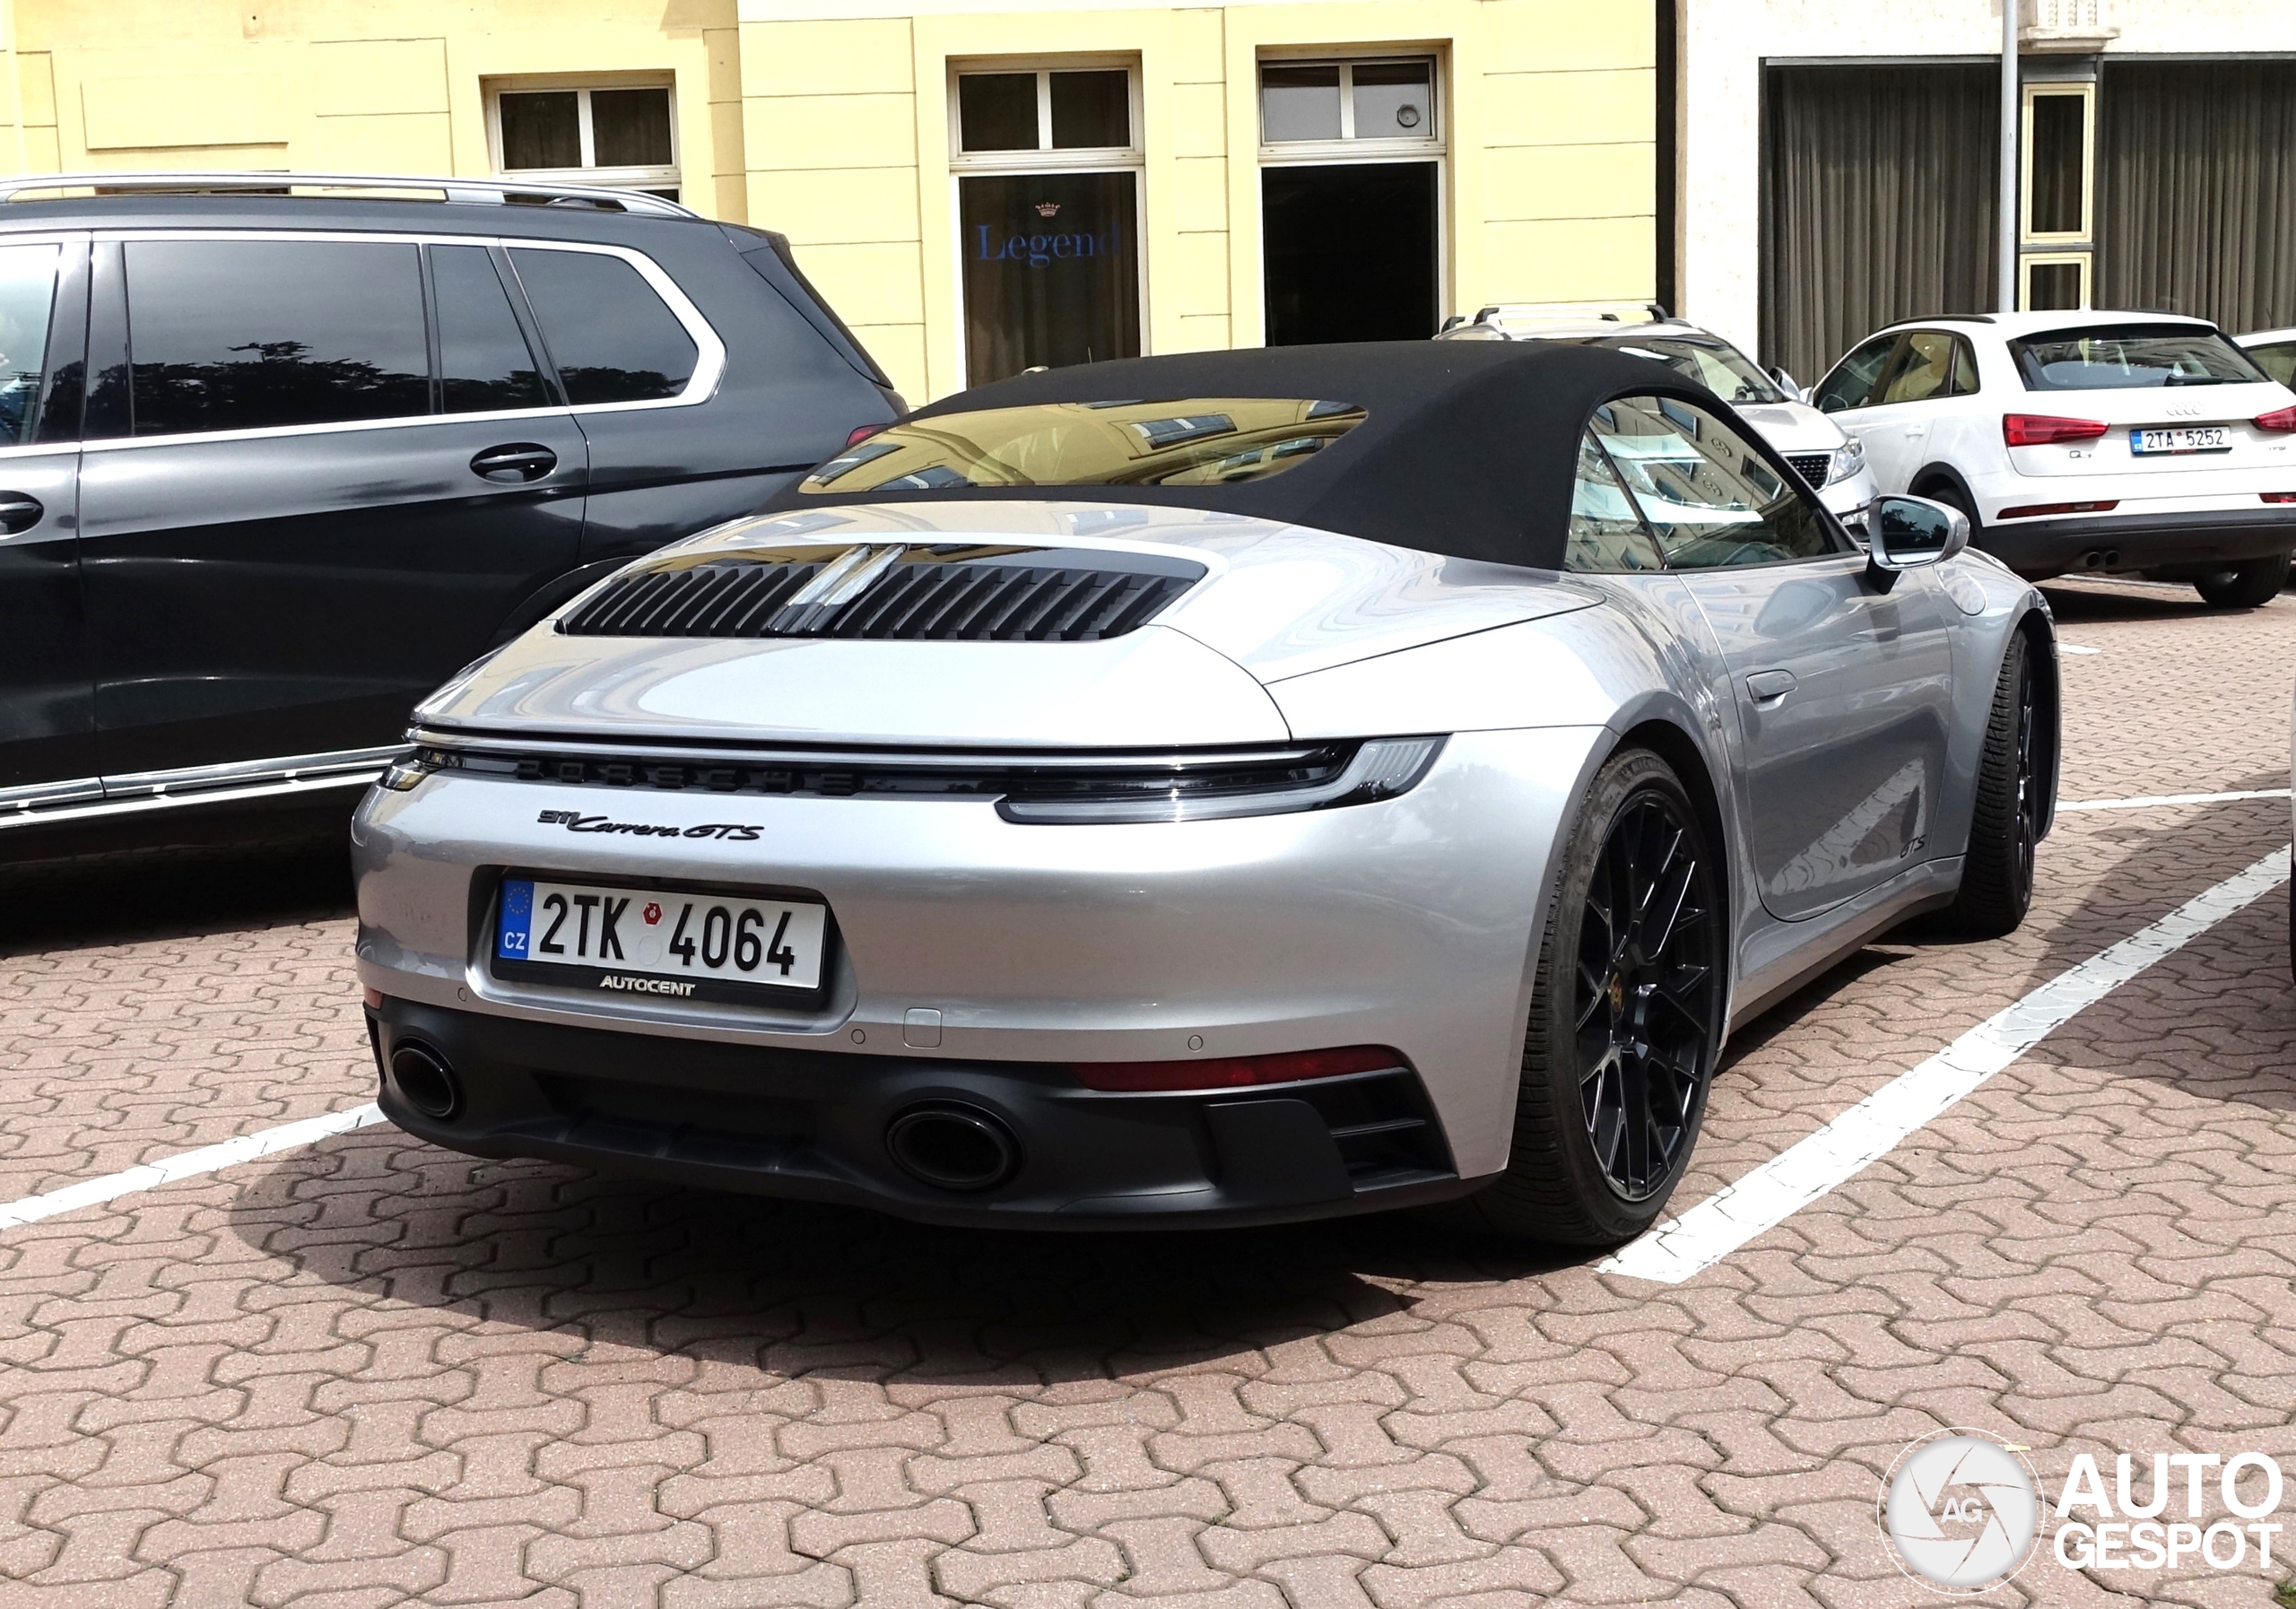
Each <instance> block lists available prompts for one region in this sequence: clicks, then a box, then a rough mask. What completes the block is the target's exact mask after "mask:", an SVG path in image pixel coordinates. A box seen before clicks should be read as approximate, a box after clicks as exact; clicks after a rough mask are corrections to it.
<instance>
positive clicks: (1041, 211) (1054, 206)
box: [1037, 201, 1060, 218]
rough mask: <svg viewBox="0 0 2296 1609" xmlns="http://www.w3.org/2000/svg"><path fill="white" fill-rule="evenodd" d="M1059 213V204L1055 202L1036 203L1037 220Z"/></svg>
mask: <svg viewBox="0 0 2296 1609" xmlns="http://www.w3.org/2000/svg"><path fill="white" fill-rule="evenodd" d="M1059 211H1060V203H1058V202H1057V201H1039V202H1038V203H1037V216H1038V217H1039V218H1049V217H1051V216H1052V215H1053V214H1054V213H1057V212H1059Z"/></svg>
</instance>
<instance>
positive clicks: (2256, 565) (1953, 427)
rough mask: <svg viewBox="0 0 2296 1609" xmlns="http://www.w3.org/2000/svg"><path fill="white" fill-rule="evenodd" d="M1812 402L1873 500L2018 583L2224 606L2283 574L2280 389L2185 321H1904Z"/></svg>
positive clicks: (2266, 590) (1868, 345) (2289, 443)
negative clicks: (2069, 577)
mask: <svg viewBox="0 0 2296 1609" xmlns="http://www.w3.org/2000/svg"><path fill="white" fill-rule="evenodd" d="M1811 400H1812V401H1813V402H1814V403H1815V404H1817V405H1818V406H1819V407H1820V408H1822V409H1824V410H1825V411H1826V412H1827V413H1831V414H1832V415H1833V417H1834V418H1836V419H1837V420H1839V422H1841V426H1842V428H1843V429H1844V430H1846V431H1848V432H1849V433H1850V434H1851V435H1853V436H1855V437H1857V439H1859V440H1860V441H1862V442H1863V443H1864V444H1865V461H1866V462H1867V463H1868V464H1869V465H1872V466H1873V470H1874V478H1875V480H1876V481H1877V482H1878V483H1880V486H1881V489H1882V490H1883V491H1911V492H1913V493H1915V494H1917V495H1918V496H1922V497H1929V498H1935V499H1936V500H1939V501H1941V502H1944V503H1946V504H1949V505H1951V506H1952V507H1953V508H1956V509H1960V510H1961V512H1962V513H1963V514H1964V515H1966V516H1968V517H1969V520H1970V529H1971V536H1970V540H1971V542H1972V543H1973V544H1975V545H1976V546H1977V547H1979V549H1981V550H1983V551H1984V552H1989V553H1992V554H1993V555H1995V556H1996V558H1998V559H2000V560H2001V561H2003V562H2004V563H2005V564H2007V565H2008V566H2009V567H2010V568H2011V569H2013V570H2015V571H2016V572H2017V573H2018V574H2020V575H2022V576H2026V577H2028V578H2034V579H2044V578H2048V577H2050V576H2057V575H2063V574H2066V573H2067V572H2094V571H2104V572H2108V573H2120V572H2130V571H2136V572H2142V573H2144V574H2146V575H2149V576H2152V577H2153V578H2156V579H2160V580H2177V581H2189V582H2191V583H2192V584H2193V585H2194V586H2195V587H2197V588H2198V589H2199V591H2200V595H2201V596H2202V597H2204V598H2205V599H2206V600H2207V601H2208V602H2210V603H2212V604H2219V605H2222V606H2227V607H2241V608H2252V607H2254V606H2255V605H2257V604H2261V603H2263V602H2265V601H2266V599H2268V598H2270V597H2272V596H2274V595H2275V594H2276V593H2277V592H2278V591H2279V590H2280V587H2281V585H2282V583H2283V581H2284V580H2286V578H2287V576H2288V555H2289V553H2290V552H2291V550H2292V549H2296V392H2292V391H2290V389H2289V388H2288V387H2286V386H2283V385H2282V384H2280V383H2279V382H2278V381H2277V380H2274V378H2272V377H2271V376H2270V375H2269V374H2267V373H2266V371H2265V370H2263V369H2260V368H2259V367H2258V366H2257V362H2256V361H2253V360H2252V359H2251V357H2250V356H2249V354H2248V353H2246V352H2242V351H2241V350H2240V348H2239V347H2238V346H2236V345H2234V344H2232V342H2231V341H2230V340H2228V339H2227V338H2226V337H2225V336H2224V335H2223V333H2222V331H2220V330H2218V329H2217V327H2216V326H2214V325H2213V324H2209V323H2206V322H2205V321H2203V320H2201V319H2197V318H2179V317H2172V316H2170V315H2168V314H2164V313H2109V312H2084V313H2003V314H1993V315H1987V314H1982V313H1972V314H1961V315H1958V316H1956V317H1948V318H1918V319H1913V320H1909V321H1908V322H1907V323H1904V324H1900V325H1894V326H1892V327H1890V328H1889V329H1886V330H1883V331H1882V332H1881V333H1880V334H1878V335H1874V336H1872V337H1871V338H1870V339H1867V340H1865V341H1863V342H1860V343H1859V344H1857V346H1856V347H1854V348H1852V349H1851V351H1850V352H1849V353H1848V356H1846V357H1844V358H1843V359H1842V360H1841V361H1839V363H1837V364H1835V365H1834V367H1833V369H1832V370H1831V372H1829V373H1828V374H1827V375H1826V377H1825V378H1823V379H1822V380H1820V381H1819V382H1818V384H1817V385H1816V386H1815V387H1813V389H1812V392H1811Z"/></svg>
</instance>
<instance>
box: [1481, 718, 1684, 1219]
mask: <svg viewBox="0 0 2296 1609" xmlns="http://www.w3.org/2000/svg"><path fill="white" fill-rule="evenodd" d="M1621 888H1623V889H1624V891H1625V893H1624V897H1623V899H1622V898H1621V897H1620V893H1619V891H1620V890H1621ZM1725 891H1726V880H1725V878H1724V877H1723V875H1722V865H1721V860H1720V857H1719V856H1718V853H1717V852H1716V851H1715V850H1714V849H1713V848H1711V846H1710V845H1709V842H1708V839H1707V834H1706V830H1705V827H1704V826H1703V824H1702V823H1701V822H1700V818H1699V813H1698V810H1697V808H1696V806H1695V805H1693V804H1692V802H1691V797H1690V795H1689V794H1688V793H1687V792H1686V791H1685V790H1684V789H1683V785H1682V781H1681V779H1680V778H1677V777H1676V776H1675V775H1674V770H1673V768H1671V767H1670V766H1668V765H1667V764H1666V762H1665V761H1664V760H1661V759H1660V758H1659V757H1658V756H1657V754H1654V753H1652V752H1650V751H1649V750H1648V749H1625V750H1622V751H1621V752H1618V753H1617V754H1615V755H1613V756H1612V758H1611V760H1610V761H1609V762H1608V763H1606V764H1605V766H1604V767H1603V769H1602V770H1601V771H1600V772H1599V773H1597V774H1596V778H1595V782H1594V786H1593V787H1591V788H1590V789H1588V791H1587V802H1586V804H1585V805H1584V806H1583V807H1582V808H1581V809H1580V811H1579V813H1578V820H1577V821H1576V822H1573V823H1572V826H1571V830H1570V835H1569V837H1568V839H1566V840H1565V842H1564V845H1563V848H1562V852H1561V857H1560V869H1559V871H1558V873H1557V874H1556V878H1555V891H1554V901H1553V905H1552V909H1551V910H1550V911H1549V912H1548V915H1547V920H1546V928H1545V932H1544V935H1542V937H1541V939H1540V943H1539V960H1538V967H1537V970H1536V971H1535V974H1534V976H1533V985H1532V990H1531V1009H1530V1018H1529V1021H1528V1023H1527V1024H1526V1029H1525V1032H1524V1036H1523V1062H1522V1075H1521V1083H1520V1087H1519V1092H1518V1096H1517V1100H1516V1107H1515V1135H1514V1145H1513V1148H1512V1150H1511V1152H1510V1153H1509V1157H1508V1161H1507V1170H1506V1172H1504V1173H1503V1174H1501V1175H1500V1177H1499V1178H1498V1179H1497V1180H1496V1181H1495V1182H1493V1183H1492V1185H1491V1186H1489V1187H1487V1188H1485V1189H1484V1190H1483V1191H1482V1192H1481V1193H1479V1194H1478V1195H1477V1196H1474V1198H1473V1201H1472V1203H1471V1205H1472V1207H1473V1209H1474V1211H1475V1213H1477V1215H1478V1216H1479V1217H1480V1218H1481V1220H1482V1221H1483V1223H1484V1225H1486V1226H1487V1227H1489V1228H1491V1229H1494V1230H1497V1231H1500V1232H1501V1233H1503V1234H1506V1235H1509V1236H1512V1237H1516V1238H1519V1239H1536V1240H1544V1241H1560V1242H1563V1243H1566V1244H1570V1245H1575V1246H1616V1245H1619V1244H1621V1243H1622V1242H1624V1241H1627V1240H1631V1239H1633V1238H1634V1237H1635V1236H1637V1235H1639V1234H1640V1233H1641V1232H1642V1231H1644V1230H1646V1229H1648V1227H1649V1226H1650V1225H1651V1223H1652V1222H1655V1221H1656V1220H1657V1216H1658V1213H1659V1212H1660V1210H1661V1209H1662V1208H1664V1207H1665V1204H1666V1197H1667V1196H1670V1195H1672V1194H1673V1193H1674V1186H1675V1185H1676V1184H1677V1183H1678V1182H1679V1181H1680V1180H1681V1178H1682V1175H1683V1169H1684V1167H1685V1166H1686V1165H1687V1163H1688V1161H1689V1160H1690V1154H1691V1151H1692V1148H1693V1147H1694V1146H1695V1145H1696V1144H1697V1143H1698V1131H1699V1127H1700V1124H1702V1123H1703V1122H1704V1120H1705V1118H1706V1092H1707V1086H1708V1084H1709V1082H1710V1081H1711V1079H1712V1078H1713V1075H1714V1063H1715V1058H1716V1057H1717V1056H1718V1055H1719V1054H1720V1051H1721V1048H1722V1031H1723V1022H1722V1011H1723V1000H1724V996H1725V993H1726V989H1725V984H1726V978H1727V973H1726V967H1727V964H1728V962H1727V956H1728V953H1729V946H1728V944H1727V942H1726V941H1727V932H1726V926H1727V922H1728V914H1727V909H1726V904H1725ZM1622 903H1631V905H1632V906H1633V907H1634V909H1635V912H1636V913H1639V914H1633V915H1631V916H1629V917H1628V918H1627V919H1625V920H1621V921H1611V920H1609V919H1607V918H1606V917H1605V913H1606V912H1609V911H1613V910H1615V909H1617V908H1618V906H1619V905H1620V904H1622ZM1669 911H1670V912H1672V914H1671V916H1662V913H1665V912H1669ZM1661 924H1663V925H1661ZM1646 946H1651V947H1652V948H1646ZM1653 949H1655V953H1654V952H1653ZM1582 1024H1583V1025H1584V1026H1583V1028H1582Z"/></svg>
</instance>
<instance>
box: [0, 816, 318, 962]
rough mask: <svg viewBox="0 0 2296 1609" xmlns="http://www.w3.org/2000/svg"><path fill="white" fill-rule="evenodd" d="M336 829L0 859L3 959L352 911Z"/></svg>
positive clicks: (299, 920)
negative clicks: (26, 861)
mask: <svg viewBox="0 0 2296 1609" xmlns="http://www.w3.org/2000/svg"><path fill="white" fill-rule="evenodd" d="M351 914H352V892H351V857H350V851H349V848H347V846H346V844H345V842H344V835H343V833H342V831H340V830H337V831H333V832H331V833H328V834H325V835H320V834H310V835H299V836H295V837H291V838H283V839H267V840H260V841H255V842H249V843H244V844H234V845H221V846H214V847H208V848H191V849H185V848H139V849H130V850H121V851H118V852H117V853H112V854H105V855H91V856H85V857H80V858H77V859H73V860H57V861H46V862H39V863H34V864H31V865H4V864H0V959H5V958H8V957H11V956H17V955H24V954H29V953H31V952H37V951H42V950H76V949H82V948H84V947H86V946H89V945H93V944H134V943H136V942H139V941H141V940H144V939H154V938H171V937H180V936H182V935H187V934H209V933H231V932H239V931H243V930H245V929H247V928H249V927H270V926H283V925H287V924H299V923H303V922H310V921H318V920H324V919H326V918H331V917H348V916H350V915H351Z"/></svg>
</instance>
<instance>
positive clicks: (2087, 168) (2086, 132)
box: [2017, 82, 2097, 246]
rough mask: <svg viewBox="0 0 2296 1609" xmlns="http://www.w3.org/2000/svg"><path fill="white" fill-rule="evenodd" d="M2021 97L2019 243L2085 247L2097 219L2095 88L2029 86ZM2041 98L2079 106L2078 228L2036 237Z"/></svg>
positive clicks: (2083, 85)
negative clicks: (2036, 111)
mask: <svg viewBox="0 0 2296 1609" xmlns="http://www.w3.org/2000/svg"><path fill="white" fill-rule="evenodd" d="M2024 96H2025V98H2024V109H2023V111H2022V113H2021V115H2020V119H2019V127H2018V133H2019V135H2021V136H2022V140H2023V144H2022V147H2021V148H2020V149H2021V152H2022V155H2021V161H2022V168H2023V170H2022V172H2020V173H2019V174H2018V175H2017V178H2018V181H2019V195H2018V202H2017V213H2018V217H2017V234H2018V239H2019V240H2020V241H2022V243H2023V244H2025V245H2027V246H2071V245H2080V246H2086V245H2088V244H2089V241H2090V238H2091V234H2092V230H2095V228H2096V218H2097V213H2096V206H2097V86H2096V85H2095V84H2093V83H2079V82H2065V83H2049V82H2042V83H2029V84H2027V85H2026V86H2025V91H2024ZM2043 96H2054V97H2059V98H2063V99H2066V100H2078V101H2080V102H2081V227H2080V228H2078V229H2076V230H2070V231H2066V230H2051V231H2050V232H2049V233H2048V234H2038V233H2036V232H2035V231H2034V230H2033V103H2034V102H2035V101H2036V100H2040V99H2041V98H2042V97H2043Z"/></svg>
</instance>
